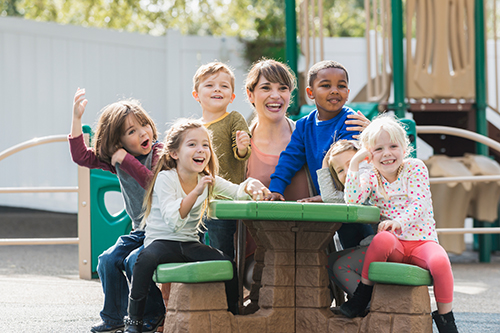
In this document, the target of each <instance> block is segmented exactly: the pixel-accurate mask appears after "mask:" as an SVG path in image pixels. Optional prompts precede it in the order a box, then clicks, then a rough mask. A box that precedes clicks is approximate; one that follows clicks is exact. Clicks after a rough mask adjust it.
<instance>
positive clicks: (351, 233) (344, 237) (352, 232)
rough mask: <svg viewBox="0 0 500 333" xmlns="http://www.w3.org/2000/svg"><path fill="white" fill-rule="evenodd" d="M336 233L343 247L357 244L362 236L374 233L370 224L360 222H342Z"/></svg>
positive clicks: (346, 247)
mask: <svg viewBox="0 0 500 333" xmlns="http://www.w3.org/2000/svg"><path fill="white" fill-rule="evenodd" d="M337 233H338V235H339V239H340V243H341V244H342V246H343V247H344V249H348V248H351V247H355V246H358V245H359V242H361V241H362V240H363V239H364V238H366V237H368V236H370V235H373V234H374V232H373V228H372V227H371V225H370V224H362V223H342V226H341V227H340V229H339V230H337Z"/></svg>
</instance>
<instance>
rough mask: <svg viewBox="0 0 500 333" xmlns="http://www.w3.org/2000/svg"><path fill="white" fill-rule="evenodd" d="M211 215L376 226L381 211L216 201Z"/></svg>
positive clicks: (295, 204) (313, 205)
mask: <svg viewBox="0 0 500 333" xmlns="http://www.w3.org/2000/svg"><path fill="white" fill-rule="evenodd" d="M208 215H209V216H210V217H211V218H216V219H231V220H281V221H316V222H343V223H349V222H354V223H377V222H378V221H379V218H380V210H379V209H378V208H377V207H375V206H363V205H346V204H332V203H309V202H295V201H231V200H213V201H212V202H211V203H210V206H209V212H208Z"/></svg>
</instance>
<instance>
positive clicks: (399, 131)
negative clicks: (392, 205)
mask: <svg viewBox="0 0 500 333" xmlns="http://www.w3.org/2000/svg"><path fill="white" fill-rule="evenodd" d="M382 131H386V132H387V133H388V134H389V138H390V140H391V142H393V143H398V144H399V145H400V146H401V148H402V149H403V151H404V156H403V158H407V157H409V156H410V154H411V153H412V151H413V147H412V146H411V144H410V139H409V138H408V136H407V135H406V130H405V129H404V125H403V124H402V123H401V122H400V121H398V120H397V119H396V118H394V117H393V116H391V115H389V114H386V113H384V114H381V115H380V116H377V117H376V118H375V119H373V120H372V122H371V123H370V124H369V125H368V126H367V127H366V128H365V129H364V130H363V132H361V135H360V136H359V141H360V142H361V145H362V146H363V147H364V148H366V149H370V148H373V147H375V145H376V142H377V139H378V138H379V136H380V134H381V133H382ZM402 166H403V165H401V166H400V167H399V169H398V174H399V173H400V172H401V170H402ZM375 171H376V173H377V179H378V185H379V186H378V188H379V191H380V194H381V195H382V196H383V197H384V198H385V199H386V200H389V196H388V195H387V192H386V191H385V188H384V186H383V183H382V178H381V177H380V172H379V171H378V170H377V169H375Z"/></svg>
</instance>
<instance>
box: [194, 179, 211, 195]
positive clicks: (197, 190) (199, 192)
mask: <svg viewBox="0 0 500 333" xmlns="http://www.w3.org/2000/svg"><path fill="white" fill-rule="evenodd" d="M213 182H214V177H212V176H203V177H201V179H200V180H199V181H198V184H197V185H196V187H195V188H194V189H193V192H194V193H196V194H197V195H198V196H200V195H202V194H203V191H204V190H205V187H207V185H208V184H212V183H213Z"/></svg>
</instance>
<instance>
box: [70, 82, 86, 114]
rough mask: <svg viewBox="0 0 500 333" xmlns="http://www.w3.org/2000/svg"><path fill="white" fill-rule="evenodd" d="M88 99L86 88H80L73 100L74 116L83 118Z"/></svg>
mask: <svg viewBox="0 0 500 333" xmlns="http://www.w3.org/2000/svg"><path fill="white" fill-rule="evenodd" d="M87 103H88V101H87V100H86V99H85V89H84V88H82V89H80V88H78V90H77V91H76V93H75V98H74V100H73V117H75V118H77V119H81V118H82V116H83V113H84V112H85V107H86V106H87Z"/></svg>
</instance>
